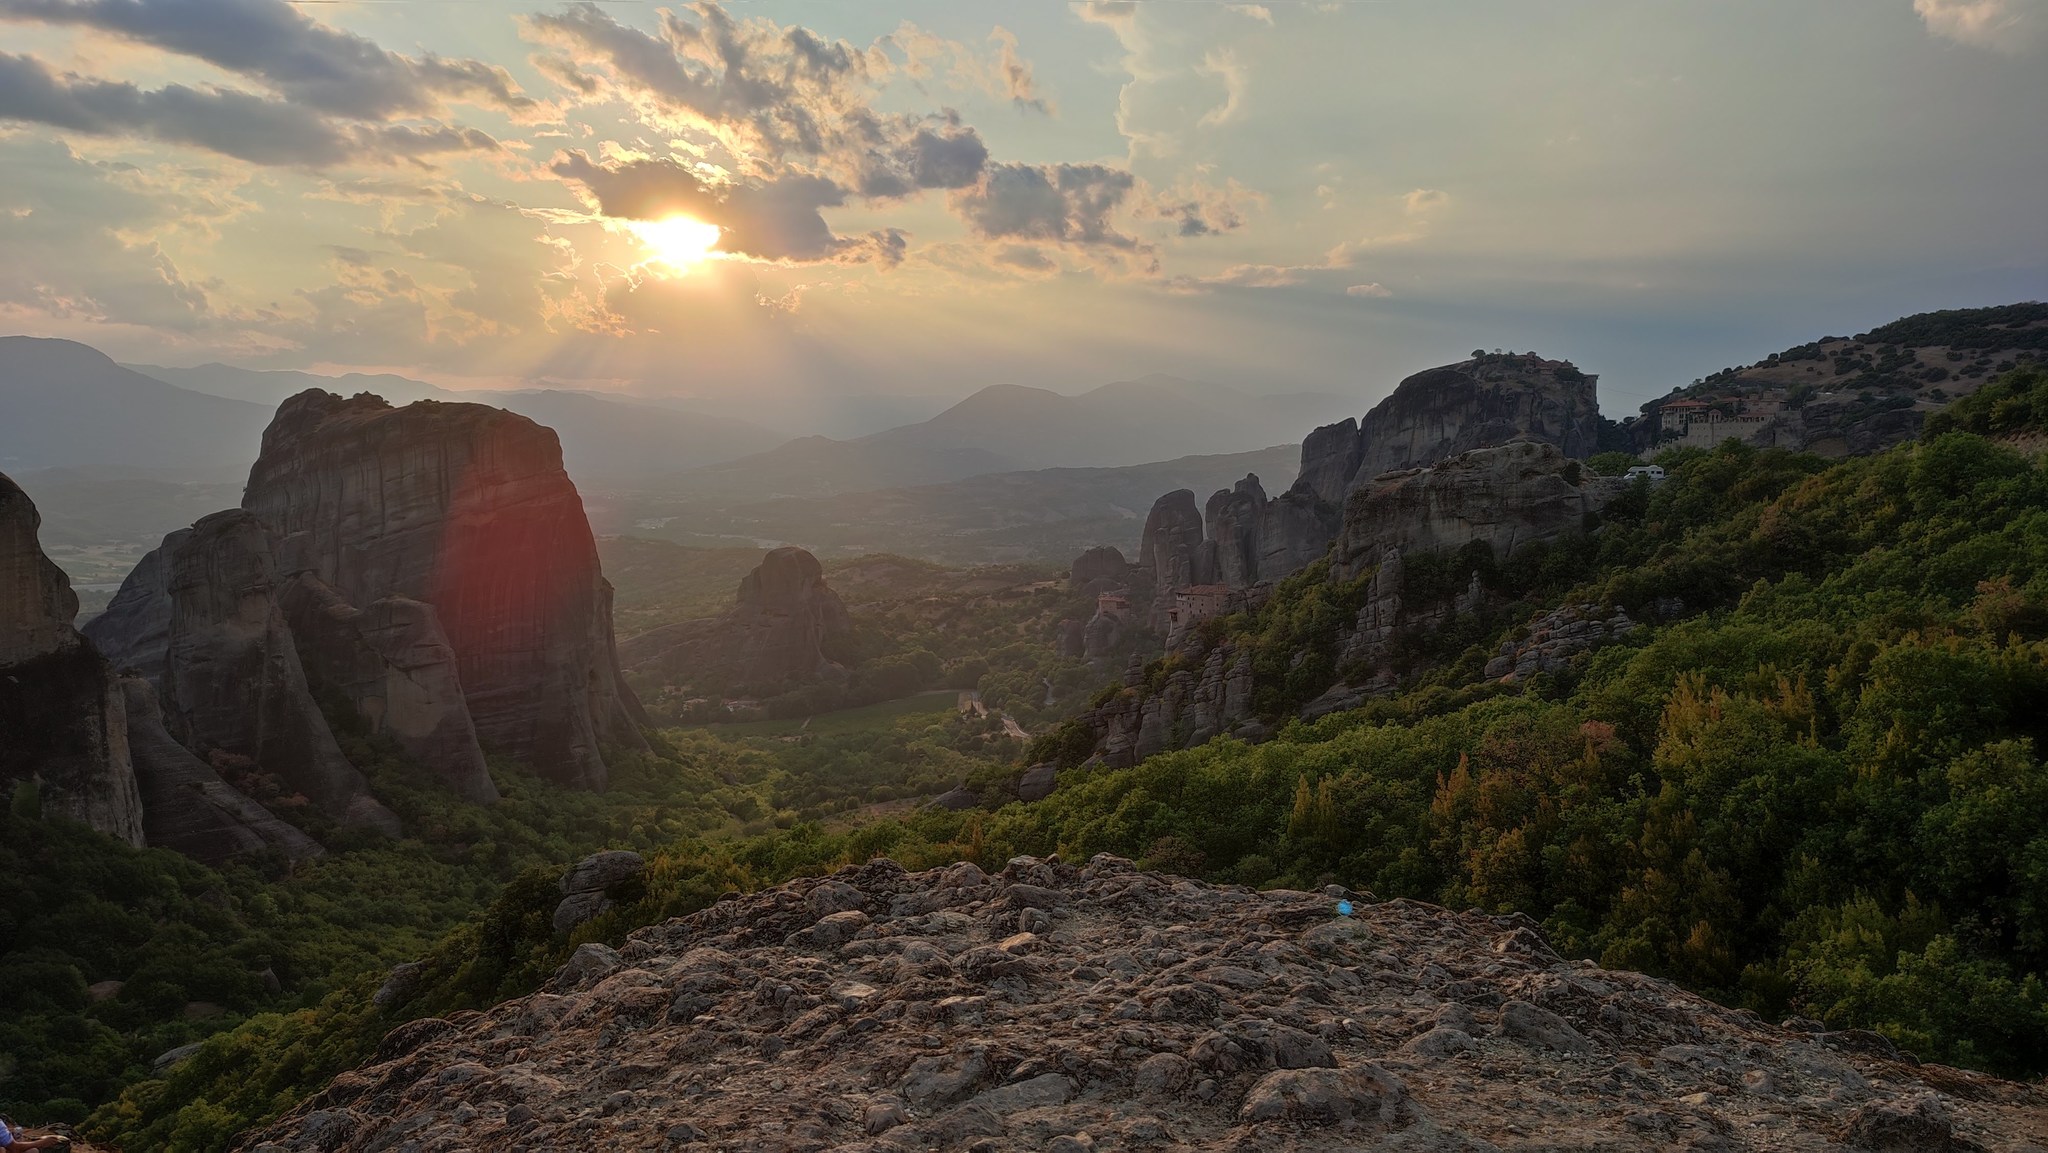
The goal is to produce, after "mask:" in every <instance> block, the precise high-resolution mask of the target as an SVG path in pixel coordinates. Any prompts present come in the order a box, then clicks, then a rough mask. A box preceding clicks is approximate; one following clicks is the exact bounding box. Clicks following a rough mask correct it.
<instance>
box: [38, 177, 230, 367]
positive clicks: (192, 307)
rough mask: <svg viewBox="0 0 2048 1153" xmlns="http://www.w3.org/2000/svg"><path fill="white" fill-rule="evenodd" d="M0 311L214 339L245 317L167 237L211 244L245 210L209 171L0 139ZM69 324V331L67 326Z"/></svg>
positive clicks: (174, 338) (45, 321)
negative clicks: (185, 264)
mask: <svg viewBox="0 0 2048 1153" xmlns="http://www.w3.org/2000/svg"><path fill="white" fill-rule="evenodd" d="M0 171H4V172H5V173H6V174H7V178H6V179H5V180H0V252H4V253H6V258H5V259H4V260H0V313H15V314H28V315H32V316H35V317H37V318H38V323H37V324H36V325H35V326H34V327H37V328H44V329H47V328H49V327H50V326H53V325H54V326H56V327H57V328H58V329H59V330H61V331H64V332H66V333H72V332H76V333H78V334H79V335H80V336H82V337H83V338H85V339H91V338H92V336H91V333H90V330H89V329H88V328H87V327H86V326H94V327H96V326H102V325H111V326H137V327H143V328H147V329H148V330H150V331H151V333H152V334H153V335H152V340H153V341H163V340H166V339H168V340H169V341H170V342H171V343H174V344H175V343H182V342H183V341H185V340H186V339H188V338H192V337H195V336H198V335H200V334H224V335H225V338H226V339H227V340H228V341H229V342H230V343H237V344H239V343H242V342H243V336H242V335H241V332H242V328H241V326H242V325H243V324H244V323H246V322H248V321H251V320H253V319H256V318H255V317H254V316H252V315H251V314H247V313H242V312H239V311H237V310H236V309H234V308H233V307H232V306H230V305H227V304H225V303H223V301H222V300H221V297H222V295H223V292H222V290H223V289H224V288H225V285H223V284H221V283H220V282H219V281H217V280H213V279H211V278H208V277H206V276H204V275H199V274H195V273H193V272H192V271H189V270H188V269H187V268H185V267H183V266H182V265H181V262H180V261H179V260H177V259H176V258H174V256H173V255H172V252H171V251H170V250H169V249H167V248H166V244H167V243H168V244H171V245H173V246H177V247H181V248H182V247H185V246H186V245H185V242H188V241H194V240H197V241H205V240H207V239H210V238H211V237H212V236H213V235H214V234H215V233H216V232H217V231H218V229H219V227H220V226H221V225H222V224H224V223H225V222H227V221H230V220H233V219H235V218H236V217H239V216H241V215H243V214H245V213H247V212H248V211H249V209H250V207H251V206H250V205H249V204H247V203H246V202H244V201H241V200H239V199H238V198H237V197H236V195H235V192H234V189H233V185H234V184H237V183H239V181H237V180H235V179H234V178H231V177H224V176H222V175H221V174H218V173H209V172H204V171H197V172H195V171H192V170H189V169H177V168H140V167H137V166H135V165H132V164H126V163H119V162H110V161H94V160H88V159H86V158H84V157H81V156H80V155H78V154H77V153H76V152H74V151H72V149H71V148H70V146H69V145H67V144H65V143H64V142H62V141H57V140H48V139H35V138H32V137H28V136H17V137H13V138H11V139H7V138H0ZM74 326H77V327H74Z"/></svg>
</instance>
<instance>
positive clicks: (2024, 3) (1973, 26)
mask: <svg viewBox="0 0 2048 1153" xmlns="http://www.w3.org/2000/svg"><path fill="white" fill-rule="evenodd" d="M1913 11H1915V12H1917V13H1919V15H1920V19H1921V21H1922V22H1923V23H1925V24H1926V25H1927V31H1928V32H1929V33H1931V34H1933V35H1935V36H1939V37H1941V38H1942V39H1944V40H1952V41H1954V42H1956V43H1957V44H1964V45H1968V46H1969V47H1972V48H1986V49H1989V50H1991V51H1993V52H2001V53H2004V54H2006V55H2013V56H2016V55H2020V54H2022V53H2025V52H2028V51H2031V50H2032V49H2033V48H2034V47H2036V46H2037V45H2039V44H2040V43H2041V41H2042V38H2043V36H2044V35H2048V0H1913Z"/></svg>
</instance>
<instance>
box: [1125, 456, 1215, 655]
mask: <svg viewBox="0 0 2048 1153" xmlns="http://www.w3.org/2000/svg"><path fill="white" fill-rule="evenodd" d="M1138 542H1139V543H1138V567H1139V568H1140V569H1143V570H1145V572H1147V573H1149V574H1150V581H1151V587H1152V592H1153V597H1152V619H1151V621H1150V622H1149V623H1150V624H1151V626H1152V628H1153V629H1154V630H1157V631H1160V632H1164V631H1165V628H1166V609H1167V608H1168V607H1169V606H1170V605H1171V604H1172V601H1173V590H1174V589H1179V588H1186V587H1188V586H1189V585H1201V584H1209V583H1211V582H1213V581H1215V579H1216V562H1215V557H1214V550H1212V549H1208V548H1205V547H1204V541H1203V539H1202V510H1201V509H1200V508H1197V507H1196V505H1195V493H1194V490H1193V489H1186V488H1178V489H1175V490H1173V491H1172V492H1170V493H1167V494H1166V495H1165V496H1162V497H1160V498H1159V499H1158V500H1156V501H1154V502H1152V511H1151V512H1150V513H1148V514H1146V516H1145V531H1144V534H1143V535H1142V536H1140V537H1139V538H1138Z"/></svg>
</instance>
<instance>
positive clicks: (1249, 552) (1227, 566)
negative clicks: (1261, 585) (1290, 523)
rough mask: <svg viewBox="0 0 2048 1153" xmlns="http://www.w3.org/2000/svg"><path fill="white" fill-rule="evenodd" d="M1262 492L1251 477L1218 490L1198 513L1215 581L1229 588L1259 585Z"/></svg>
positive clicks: (1263, 550) (1262, 489)
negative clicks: (1209, 547) (1213, 561)
mask: <svg viewBox="0 0 2048 1153" xmlns="http://www.w3.org/2000/svg"><path fill="white" fill-rule="evenodd" d="M1266 503H1267V502H1266V490H1265V487H1264V486H1263V485H1261V484H1260V483H1259V478H1258V477H1257V476H1256V475H1254V474H1247V475H1246V476H1245V478H1244V479H1243V480H1241V481H1238V482H1237V484H1236V485H1234V486H1233V487H1231V488H1227V489H1218V490H1216V492H1215V493H1214V494H1213V495H1212V496H1210V497H1209V503H1208V505H1207V506H1205V507H1204V508H1203V510H1202V513H1203V522H1204V530H1205V532H1206V533H1207V536H1208V539H1209V540H1210V541H1211V542H1212V543H1213V545H1214V548H1215V553H1216V580H1217V581H1218V582H1219V583H1222V584H1226V585H1229V586H1230V587H1232V588H1244V587H1246V586H1248V585H1254V584H1257V583H1258V581H1259V558H1260V557H1261V556H1262V555H1264V553H1265V543H1264V535H1265V534H1264V532H1263V529H1264V527H1265V526H1264V521H1265V516H1266Z"/></svg>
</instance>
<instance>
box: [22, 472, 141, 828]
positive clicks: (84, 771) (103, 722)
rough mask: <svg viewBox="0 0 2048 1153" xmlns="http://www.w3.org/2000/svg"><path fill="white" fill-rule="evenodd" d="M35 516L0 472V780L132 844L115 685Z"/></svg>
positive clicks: (49, 809) (134, 823)
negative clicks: (26, 787)
mask: <svg viewBox="0 0 2048 1153" xmlns="http://www.w3.org/2000/svg"><path fill="white" fill-rule="evenodd" d="M41 527H42V518H41V516H40V515H39V514H38V513H37V512H36V507H35V504H34V503H33V502H32V501H30V500H29V498H28V494H27V493H24V492H22V491H21V489H20V488H19V487H18V486H17V485H16V484H15V483H14V481H13V480H11V479H9V478H8V477H7V476H5V475H0V785H4V786H5V787H6V788H8V789H10V790H11V789H12V787H13V786H14V785H15V784H16V783H17V782H21V781H35V782H36V783H37V785H38V788H39V792H40V798H41V804H42V810H43V812H45V813H47V814H52V815H57V816H63V817H68V818H70V819H72V820H75V821H81V822H83V823H85V824H87V825H90V826H91V827H93V828H95V829H98V830H99V831H100V832H103V833H106V834H108V835H109V836H114V837H118V838H120V839H122V840H124V841H127V842H128V843H129V844H131V845H140V844H142V840H143V832H142V801H141V798H140V796H139V794H138V793H137V790H136V786H135V774H134V769H133V766H132V764H131V762H130V758H129V752H128V730H127V720H126V712H125V709H124V707H123V702H122V699H121V695H120V691H119V688H118V686H116V684H115V682H114V678H113V675H112V673H111V671H110V670H109V669H108V667H107V663H106V661H105V659H104V658H102V657H101V656H100V654H99V652H98V651H97V650H96V649H94V648H93V647H92V645H91V644H89V643H87V642H86V641H85V640H84V639H83V638H82V637H81V636H80V635H79V633H78V631H77V630H76V629H74V628H73V627H72V624H71V622H72V618H74V617H76V616H77V615H78V596H77V594H76V593H74V592H72V591H71V581H70V580H69V578H67V577H66V576H65V575H64V572H63V570H62V569H59V568H58V567H57V566H56V565H55V564H53V563H51V561H50V558H49V557H47V556H45V555H44V554H43V550H42V544H41V541H40V540H39V539H38V535H37V534H38V530H39V529H40V528H41Z"/></svg>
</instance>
